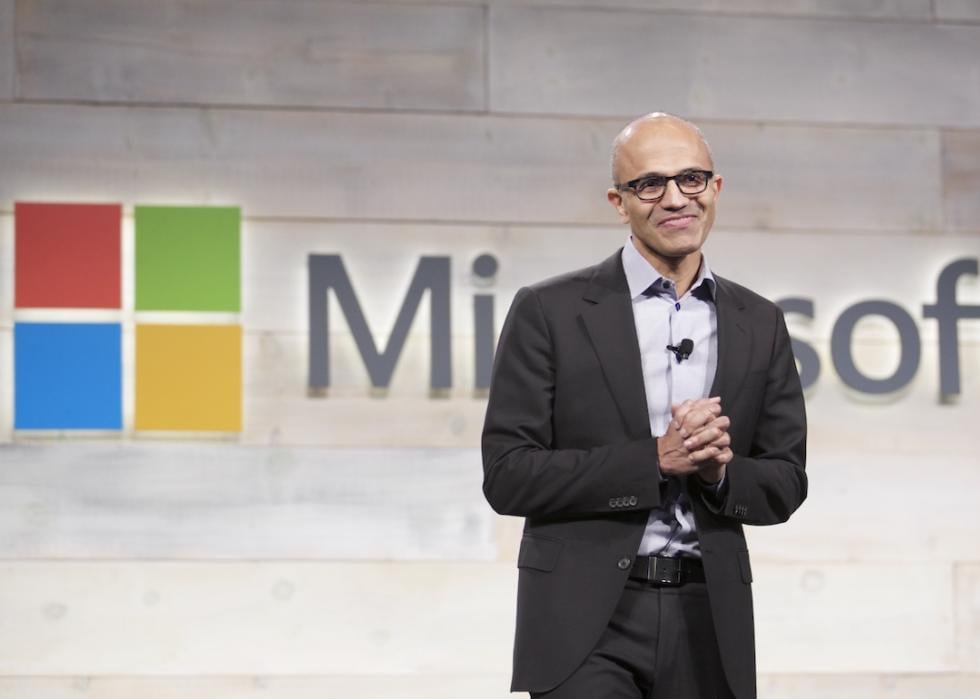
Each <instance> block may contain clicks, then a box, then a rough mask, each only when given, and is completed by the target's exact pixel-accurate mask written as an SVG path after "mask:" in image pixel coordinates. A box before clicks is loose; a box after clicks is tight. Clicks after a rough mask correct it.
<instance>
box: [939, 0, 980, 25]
mask: <svg viewBox="0 0 980 699" xmlns="http://www.w3.org/2000/svg"><path fill="white" fill-rule="evenodd" d="M933 4H934V6H935V8H936V17H937V18H938V19H941V20H945V21H951V22H956V21H968V22H980V3H977V2H976V0H935V1H934V3H933Z"/></svg>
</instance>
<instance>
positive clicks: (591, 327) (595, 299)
mask: <svg viewBox="0 0 980 699" xmlns="http://www.w3.org/2000/svg"><path fill="white" fill-rule="evenodd" d="M620 255H621V253H620V252H617V253H616V254H614V255H612V256H611V257H609V258H608V259H606V260H605V261H604V262H602V263H600V264H599V266H598V267H597V268H596V272H595V274H594V275H593V277H592V280H591V281H590V283H589V286H588V288H587V289H586V292H585V294H584V295H583V298H584V299H585V301H586V306H585V308H584V309H583V311H582V321H583V323H584V324H585V329H586V332H587V333H588V336H589V340H590V341H591V343H592V346H593V348H594V349H595V353H596V355H597V356H598V358H599V364H600V365H601V366H602V373H603V375H604V376H605V378H606V382H607V383H608V384H609V388H610V389H611V391H612V394H613V398H614V399H615V401H616V405H617V407H618V408H619V411H620V414H621V415H622V417H623V421H624V422H625V423H626V431H627V434H628V435H629V436H630V437H631V438H632V439H643V438H645V437H649V436H650V420H649V417H648V411H647V399H646V392H645V391H644V388H643V365H642V363H641V360H640V347H639V342H638V341H637V339H636V323H635V321H634V319H633V305H632V303H631V301H630V294H629V287H628V286H627V284H626V274H625V273H624V272H623V265H622V262H621V257H620Z"/></svg>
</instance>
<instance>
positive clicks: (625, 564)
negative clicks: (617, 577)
mask: <svg viewBox="0 0 980 699" xmlns="http://www.w3.org/2000/svg"><path fill="white" fill-rule="evenodd" d="M616 565H618V566H619V569H620V570H626V569H627V568H629V567H630V566H631V565H633V561H631V560H630V559H628V558H620V559H619V563H617V564H616Z"/></svg>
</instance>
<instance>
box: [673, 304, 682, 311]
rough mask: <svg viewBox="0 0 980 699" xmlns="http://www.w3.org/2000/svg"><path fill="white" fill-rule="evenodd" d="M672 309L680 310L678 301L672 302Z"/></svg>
mask: <svg viewBox="0 0 980 699" xmlns="http://www.w3.org/2000/svg"><path fill="white" fill-rule="evenodd" d="M674 309H675V310H678V311H679V310H681V305H680V304H679V303H675V304H674Z"/></svg>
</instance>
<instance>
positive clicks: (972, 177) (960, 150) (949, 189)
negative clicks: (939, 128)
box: [943, 131, 980, 234]
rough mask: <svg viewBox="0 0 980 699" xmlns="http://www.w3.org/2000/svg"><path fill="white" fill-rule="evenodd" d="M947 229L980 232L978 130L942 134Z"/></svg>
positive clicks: (979, 133)
mask: <svg viewBox="0 0 980 699" xmlns="http://www.w3.org/2000/svg"><path fill="white" fill-rule="evenodd" d="M943 214H944V216H945V221H946V228H947V229H949V230H953V231H961V232H971V233H975V234H976V233H980V131H947V132H945V133H943Z"/></svg>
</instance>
